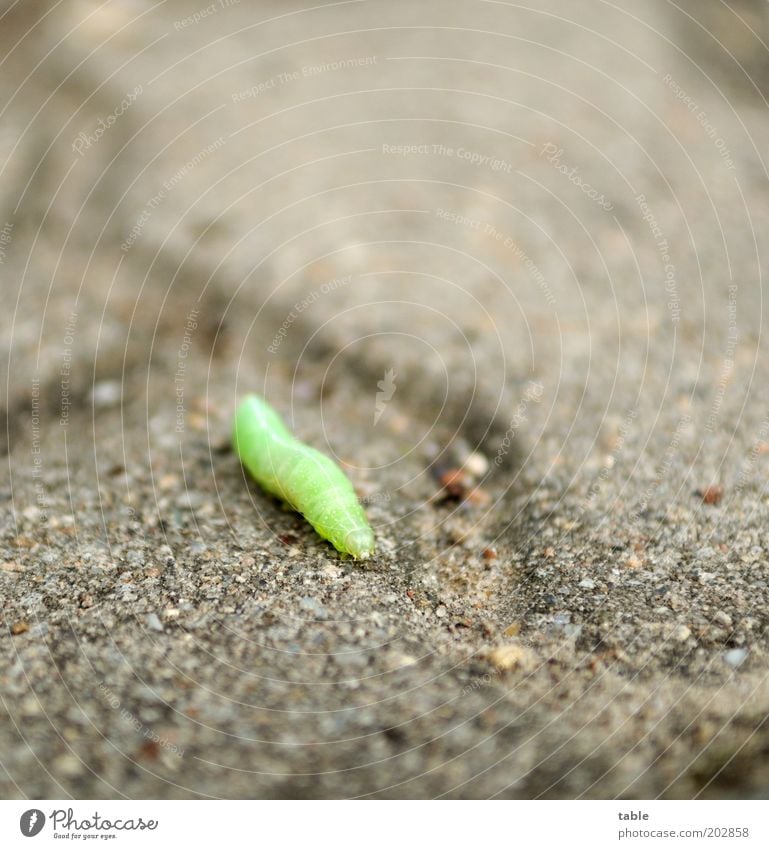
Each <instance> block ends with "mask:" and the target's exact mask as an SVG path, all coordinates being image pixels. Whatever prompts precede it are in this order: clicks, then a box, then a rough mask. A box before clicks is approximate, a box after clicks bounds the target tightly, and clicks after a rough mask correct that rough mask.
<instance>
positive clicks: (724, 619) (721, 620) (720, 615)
mask: <svg viewBox="0 0 769 849" xmlns="http://www.w3.org/2000/svg"><path fill="white" fill-rule="evenodd" d="M713 621H714V622H718V624H719V625H723V626H724V628H731V627H732V617H731V616H729V614H728V613H724V611H723V610H719V611H718V612H717V613H716V614H715V616H714V617H713Z"/></svg>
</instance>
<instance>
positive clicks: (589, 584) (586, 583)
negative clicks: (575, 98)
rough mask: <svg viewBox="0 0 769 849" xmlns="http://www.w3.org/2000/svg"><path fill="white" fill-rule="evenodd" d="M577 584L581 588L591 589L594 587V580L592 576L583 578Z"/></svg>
mask: <svg viewBox="0 0 769 849" xmlns="http://www.w3.org/2000/svg"><path fill="white" fill-rule="evenodd" d="M579 586H580V587H582V589H583V590H592V589H594V588H595V581H594V580H593V579H592V578H583V579H582V580H581V581H580V582H579Z"/></svg>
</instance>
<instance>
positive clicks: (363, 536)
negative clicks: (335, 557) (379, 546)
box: [344, 528, 375, 560]
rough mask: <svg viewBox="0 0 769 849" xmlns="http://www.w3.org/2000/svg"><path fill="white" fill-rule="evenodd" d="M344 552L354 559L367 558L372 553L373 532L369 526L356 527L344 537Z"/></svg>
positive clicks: (373, 545) (373, 544) (373, 546)
mask: <svg viewBox="0 0 769 849" xmlns="http://www.w3.org/2000/svg"><path fill="white" fill-rule="evenodd" d="M344 547H345V552H346V553H347V554H350V555H351V556H352V557H354V558H355V559H356V560H368V559H369V557H371V555H372V554H373V553H374V548H375V542H374V532H373V531H372V530H371V528H357V529H356V530H354V531H350V532H349V533H348V534H347V535H346V536H345V539H344Z"/></svg>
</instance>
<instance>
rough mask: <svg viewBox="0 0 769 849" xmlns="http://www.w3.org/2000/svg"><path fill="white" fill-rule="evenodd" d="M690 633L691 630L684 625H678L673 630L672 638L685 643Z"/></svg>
mask: <svg viewBox="0 0 769 849" xmlns="http://www.w3.org/2000/svg"><path fill="white" fill-rule="evenodd" d="M691 635H692V632H691V631H690V630H689V628H687V627H686V625H679V626H678V627H677V628H676V630H675V631H674V632H673V639H674V640H676V642H679V643H685V642H686V641H687V640H688V639H689V637H691Z"/></svg>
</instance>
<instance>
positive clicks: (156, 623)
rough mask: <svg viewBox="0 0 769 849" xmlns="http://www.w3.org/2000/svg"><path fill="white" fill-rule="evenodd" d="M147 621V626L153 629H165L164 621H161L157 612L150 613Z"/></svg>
mask: <svg viewBox="0 0 769 849" xmlns="http://www.w3.org/2000/svg"><path fill="white" fill-rule="evenodd" d="M145 622H146V623H147V627H148V628H151V629H152V630H153V631H163V630H164V628H163V623H162V622H161V621H160V617H159V616H158V615H157V613H148V614H147V618H146V619H145Z"/></svg>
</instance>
